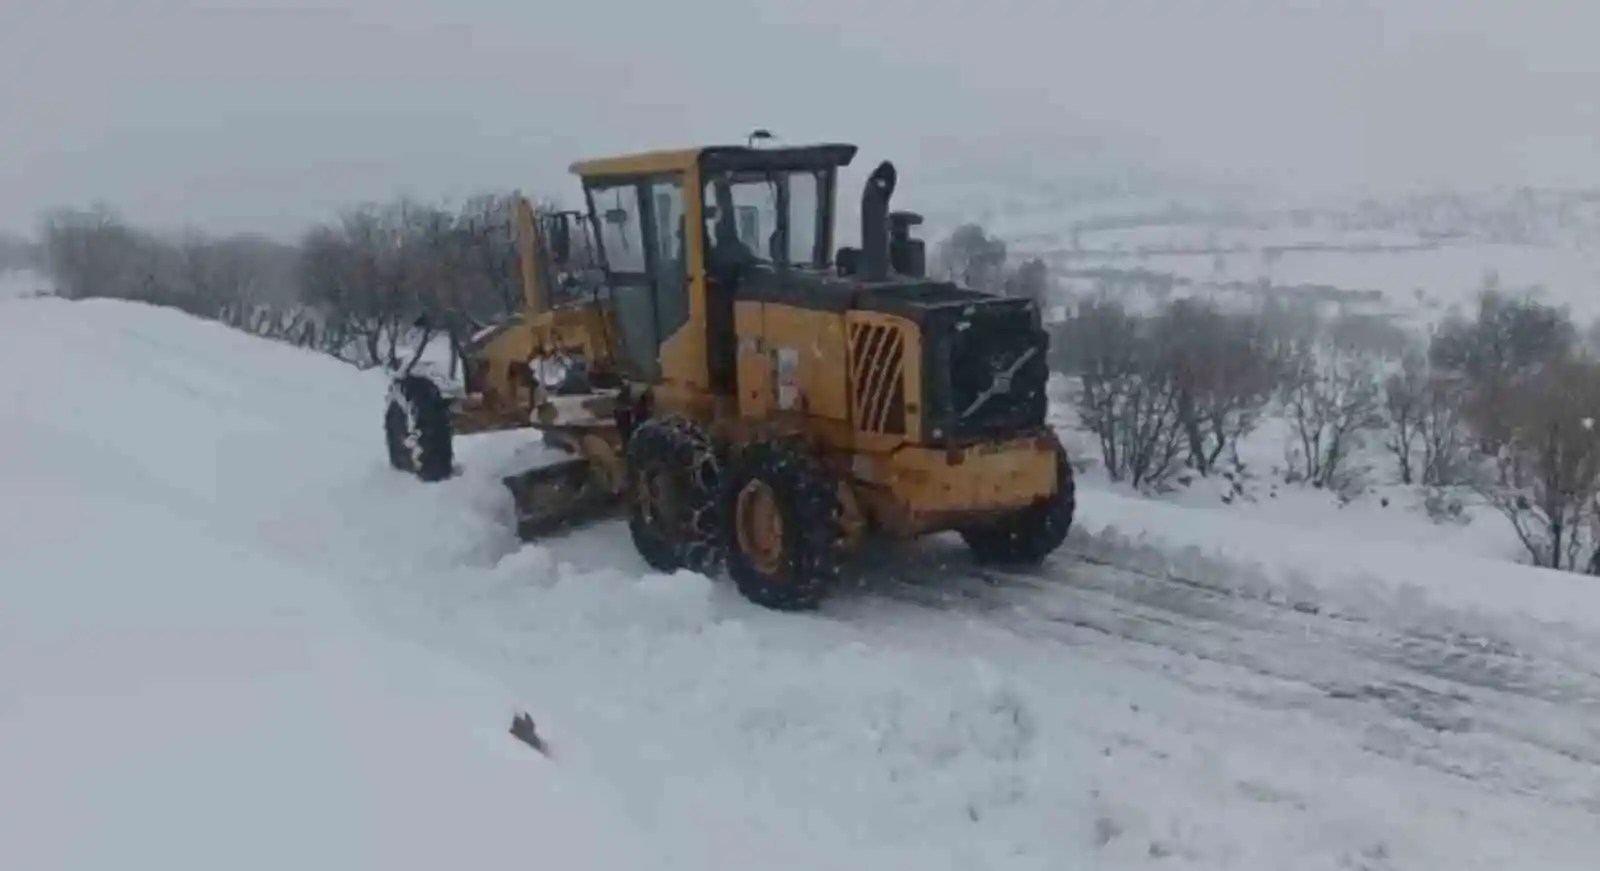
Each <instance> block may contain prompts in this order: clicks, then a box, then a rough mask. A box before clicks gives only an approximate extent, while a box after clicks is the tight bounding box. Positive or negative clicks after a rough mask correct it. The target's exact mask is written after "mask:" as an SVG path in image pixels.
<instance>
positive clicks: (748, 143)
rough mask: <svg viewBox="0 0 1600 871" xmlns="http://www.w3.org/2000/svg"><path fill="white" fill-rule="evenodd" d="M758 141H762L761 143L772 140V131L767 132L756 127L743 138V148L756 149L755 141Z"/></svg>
mask: <svg viewBox="0 0 1600 871" xmlns="http://www.w3.org/2000/svg"><path fill="white" fill-rule="evenodd" d="M758 139H759V140H761V141H763V142H765V141H767V140H770V139H772V131H771V130H768V129H767V128H765V127H757V128H756V129H754V130H752V131H750V135H749V136H747V137H745V140H744V144H745V147H746V148H754V147H756V140H758Z"/></svg>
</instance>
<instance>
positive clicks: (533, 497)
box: [501, 457, 621, 542]
mask: <svg viewBox="0 0 1600 871" xmlns="http://www.w3.org/2000/svg"><path fill="white" fill-rule="evenodd" d="M501 481H502V482H503V483H504V484H505V485H506V488H507V489H509V490H510V491H511V498H512V502H513V504H515V506H516V513H517V537H518V538H520V539H522V540H523V541H529V542H531V541H537V540H539V539H541V538H547V537H549V536H551V535H553V534H557V533H560V532H563V531H566V530H568V529H570V528H572V527H574V526H579V525H582V524H584V523H590V522H593V521H595V520H600V519H603V518H605V517H608V516H610V515H611V514H612V513H614V512H615V510H616V509H617V508H618V507H619V506H620V505H621V499H620V497H618V495H617V494H616V493H615V492H613V490H612V488H611V487H610V485H609V484H608V483H607V482H606V480H605V478H604V477H603V476H601V475H600V474H599V473H597V472H596V470H595V468H594V464H593V463H590V462H589V461H588V460H586V459H583V458H581V457H574V458H572V459H569V460H562V461H561V462H559V463H554V464H552V465H549V466H540V467H539V468H536V469H529V470H528V471H526V472H522V473H520V474H516V475H508V476H506V477H505V478H502V479H501Z"/></svg>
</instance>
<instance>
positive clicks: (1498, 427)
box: [1428, 287, 1577, 455]
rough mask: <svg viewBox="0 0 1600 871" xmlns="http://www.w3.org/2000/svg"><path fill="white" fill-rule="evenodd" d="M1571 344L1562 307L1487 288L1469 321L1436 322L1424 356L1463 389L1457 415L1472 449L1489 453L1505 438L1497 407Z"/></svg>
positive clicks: (1503, 405) (1454, 318) (1574, 333)
mask: <svg viewBox="0 0 1600 871" xmlns="http://www.w3.org/2000/svg"><path fill="white" fill-rule="evenodd" d="M1576 345H1577V330H1576V328H1575V327H1574V325H1573V323H1572V320H1571V318H1570V317H1569V316H1568V315H1567V313H1566V312H1565V311H1564V310H1562V309H1559V308H1555V307H1552V306H1548V305H1545V304H1543V303H1540V302H1537V301H1535V300H1533V299H1531V298H1527V297H1522V298H1514V297H1511V296H1508V295H1506V294H1505V293H1503V292H1501V291H1499V290H1495V289H1493V288H1492V287H1489V288H1486V289H1485V290H1483V291H1482V292H1481V293H1480V294H1479V296H1478V310H1477V314H1476V316H1475V317H1474V318H1473V319H1472V320H1467V319H1464V318H1462V317H1460V316H1454V315H1453V316H1451V317H1449V318H1447V319H1446V320H1445V321H1444V322H1443V323H1441V324H1440V325H1439V327H1438V329H1437V330H1436V331H1435V332H1434V335H1433V338H1432V341H1431V342H1430V344H1429V348H1428V358H1429V362H1430V363H1431V364H1432V365H1433V367H1434V368H1435V369H1436V370H1438V371H1440V372H1443V373H1448V374H1449V375H1452V376H1454V377H1455V378H1456V379H1457V380H1458V382H1459V383H1461V384H1462V385H1464V386H1466V387H1468V388H1469V390H1468V391H1467V392H1466V394H1465V396H1464V399H1465V407H1464V409H1463V413H1464V414H1465V416H1466V419H1467V421H1468V423H1469V424H1470V425H1471V426H1472V429H1473V432H1474V434H1475V435H1476V437H1477V442H1478V444H1477V449H1478V451H1479V452H1480V453H1483V454H1485V455H1493V454H1495V453H1496V452H1497V451H1498V450H1499V448H1500V446H1501V445H1502V444H1504V442H1505V440H1506V439H1507V438H1509V433H1508V432H1507V431H1506V429H1505V425H1504V424H1503V420H1504V417H1505V415H1504V414H1503V411H1504V409H1505V408H1506V407H1507V406H1508V404H1509V403H1511V402H1513V401H1514V400H1515V397H1514V396H1513V394H1514V392H1515V389H1516V384H1517V383H1518V382H1519V381H1520V380H1522V379H1524V378H1526V377H1528V376H1529V375H1531V374H1532V373H1535V372H1537V371H1539V370H1540V369H1542V368H1543V367H1544V366H1545V365H1547V364H1548V363H1550V362H1552V361H1555V360H1559V359H1562V358H1565V357H1567V356H1569V355H1570V354H1571V353H1572V351H1573V350H1574V349H1575V347H1576Z"/></svg>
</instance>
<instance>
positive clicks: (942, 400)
mask: <svg viewBox="0 0 1600 871" xmlns="http://www.w3.org/2000/svg"><path fill="white" fill-rule="evenodd" d="M925 329H926V330H927V336H928V339H927V341H928V355H929V360H928V362H927V364H925V367H924V371H925V372H928V373H929V374H930V375H931V376H932V377H929V378H927V379H926V381H927V382H928V383H927V392H928V401H927V407H928V409H929V411H930V413H929V414H927V415H926V417H925V419H926V420H927V421H928V423H927V425H926V426H927V429H928V432H929V434H930V435H931V437H932V438H931V441H934V442H946V443H948V442H952V441H966V440H974V439H985V438H1002V437H1006V436H1011V435H1015V434H1019V433H1024V432H1028V431H1031V430H1036V429H1038V428H1040V427H1042V426H1044V422H1045V417H1046V414H1047V412H1048V410H1049V397H1048V396H1047V394H1046V392H1045V385H1046V382H1047V381H1048V380H1049V378H1050V367H1049V360H1048V358H1049V341H1050V340H1049V337H1048V335H1047V334H1046V333H1045V332H1044V330H1043V329H1041V328H1040V327H1039V325H1038V322H1037V319H1036V318H1035V316H1034V309H1033V308H1032V307H1031V306H1028V305H1026V304H1022V302H1021V301H1020V300H1004V301H996V302H993V303H986V304H983V305H976V306H960V307H952V308H949V309H945V310H943V311H941V312H940V313H939V316H938V317H933V318H930V319H929V322H928V326H927V327H926V328H925Z"/></svg>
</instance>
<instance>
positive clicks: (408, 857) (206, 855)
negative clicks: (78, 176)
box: [0, 301, 649, 869]
mask: <svg viewBox="0 0 1600 871" xmlns="http://www.w3.org/2000/svg"><path fill="white" fill-rule="evenodd" d="M34 305H35V304H33V303H28V304H26V307H24V306H23V305H22V304H7V305H5V306H4V310H3V312H0V322H3V324H4V327H3V333H4V341H0V358H3V361H4V364H5V366H6V369H7V371H9V372H12V373H14V377H13V378H11V379H9V380H8V381H7V382H6V387H5V390H4V392H5V396H4V398H3V399H0V481H4V482H5V486H4V494H5V495H4V499H3V501H0V554H3V555H4V558H3V565H4V569H3V571H0V601H3V602H4V605H3V607H0V845H3V847H0V851H3V852H4V855H5V857H6V859H5V863H4V864H5V865H6V866H7V867H10V868H19V869H21V868H27V869H46V868H52V869H53V868H64V869H66V868H114V867H161V868H171V869H187V868H194V869H215V868H230V869H243V868H263V869H265V868H272V869H280V868H288V867H297V868H311V867H315V868H385V869H404V868H417V869H438V868H448V867H485V866H498V867H509V866H513V865H517V866H520V865H542V864H554V865H556V866H560V867H581V868H628V869H634V868H643V867H648V866H649V863H648V862H645V861H642V860H641V859H640V857H639V855H638V854H633V853H629V852H628V847H629V844H628V842H627V839H626V836H625V834H626V832H627V829H626V827H621V826H618V825H617V824H616V823H615V822H614V821H613V820H608V819H607V818H606V807H605V805H604V804H603V803H601V802H599V801H598V800H596V799H595V798H594V797H593V796H588V795H586V794H585V793H584V791H583V789H582V788H581V786H580V784H578V783H575V782H572V781H571V780H570V779H569V778H567V777H566V776H564V775H563V773H562V771H561V769H560V768H559V766H556V765H553V764H551V763H550V762H549V761H548V760H546V759H544V758H543V757H541V756H539V755H538V754H536V753H535V752H534V751H533V750H532V749H530V748H528V747H527V746H526V745H523V744H521V743H518V742H517V741H515V740H514V739H512V738H511V737H510V736H509V735H508V734H507V733H506V729H507V727H508V726H509V723H510V719H511V715H512V712H513V710H515V709H516V705H515V704H514V699H513V698H512V697H511V696H510V694H509V693H508V692H507V691H506V690H505V689H504V688H503V687H501V686H499V685H497V684H495V683H494V682H492V681H489V680H486V679H484V678H482V677H479V676H476V675H474V674H473V673H471V672H470V671H468V670H466V669H464V668H462V667H460V666H457V665H455V664H453V663H451V662H448V661H445V660H443V659H441V658H440V657H439V656H438V655H437V654H434V653H431V652H429V651H426V650H422V649H420V648H416V647H413V646H408V645H406V644H404V643H402V642H400V641H398V640H395V639H392V638H387V637H384V636H380V635H377V634H375V633H374V632H372V631H370V630H368V629H367V628H366V627H365V626H364V625H363V623H362V622H361V621H360V620H358V619H357V618H356V617H355V615H354V613H353V612H352V611H351V610H350V608H349V607H348V605H347V603H346V602H345V601H344V600H343V598H342V597H341V596H340V595H339V594H338V592H337V590H338V585H337V584H336V583H334V582H332V581H330V580H329V579H328V578H325V577H318V576H316V575H314V574H311V573H308V572H307V571H305V570H304V569H303V568H299V567H294V566H291V565H287V564H284V563H283V562H281V561H279V560H278V559H276V558H275V557H273V556H272V555H270V554H266V553H263V552H262V551H261V550H259V549H257V548H254V547H252V546H251V544H250V542H248V541H246V540H241V539H240V538H239V537H237V536H234V535H231V534H230V531H229V529H228V527H227V524H226V523H223V522H219V520H218V518H219V516H221V515H226V514H227V513H228V512H229V511H231V510H233V507H232V506H230V505H229V504H228V503H227V502H225V501H223V500H222V499H221V498H220V497H221V496H223V495H225V493H226V491H227V490H228V489H229V486H230V485H231V484H233V483H234V482H232V481H231V480H230V479H231V477H232V476H233V475H234V474H236V471H235V470H233V469H232V467H231V465H230V462H231V461H233V460H236V459H238V458H239V455H238V454H235V453H232V452H231V451H230V449H229V448H230V446H229V445H228V444H227V443H226V442H216V443H214V444H206V443H205V442H204V441H202V439H206V438H209V437H211V436H214V435H215V434H216V433H215V430H214V429H212V426H208V425H207V423H206V422H205V421H203V420H202V421H193V420H185V419H184V418H183V417H181V416H178V415H177V414H176V413H177V412H179V411H182V410H184V408H183V405H184V404H183V403H171V402H169V403H162V404H156V403H155V402H153V401H150V400H151V399H152V397H153V395H155V394H159V393H160V392H162V391H164V390H168V389H170V388H171V387H172V385H171V384H168V383H163V382H161V381H159V380H153V379H150V375H151V373H150V372H149V371H148V370H147V369H145V367H163V368H164V367H166V366H168V365H170V366H171V367H172V369H171V370H170V371H172V372H176V371H177V369H178V367H179V366H180V365H181V361H178V360H174V361H171V362H170V363H167V362H163V359H162V358H161V357H158V356H154V355H152V356H149V357H144V358H141V357H138V356H135V355H132V354H128V353H127V351H128V348H127V347H121V348H115V347H109V346H106V345H105V344H104V343H105V340H106V339H107V338H112V337H115V335H114V334H113V335H112V336H108V335H106V334H104V333H102V334H99V335H94V334H92V333H93V325H94V323H95V321H96V320H97V319H98V317H99V316H100V315H104V314H108V313H109V312H110V311H113V309H110V308H107V307H95V306H81V307H77V308H75V309H74V310H73V315H75V316H74V317H70V318H60V317H59V316H60V315H62V314H63V313H64V307H65V306H66V305H67V304H66V303H60V302H56V301H51V302H50V303H48V304H47V305H42V306H41V307H34ZM114 310H115V311H118V312H119V313H120V314H121V315H122V316H125V317H126V319H127V321H128V323H129V324H130V325H137V324H138V323H139V322H140V320H141V319H142V318H150V317H154V318H155V320H158V321H162V322H164V326H165V327H166V328H167V329H168V330H170V329H171V328H172V326H174V324H173V323H172V321H173V320H174V318H173V316H171V315H167V314H165V313H159V314H155V313H151V312H148V311H144V310H140V309H137V308H134V307H120V306H119V307H117V308H116V309H114ZM79 330H83V331H85V333H84V334H76V335H75V333H77V332H78V331H79ZM137 334H138V331H137V330H136V329H132V330H129V331H128V332H127V334H126V335H124V336H122V337H121V338H124V339H133V338H135V337H136V336H137ZM135 344H137V343H135ZM80 353H81V354H83V355H84V358H82V359H80V358H77V357H75V356H74V355H76V354H80ZM101 354H106V355H108V357H100V358H99V359H98V360H97V359H96V358H97V357H99V355H101ZM112 360H115V361H117V362H119V363H122V364H125V365H96V363H101V364H105V363H109V362H111V361H112ZM219 362H222V361H220V360H219ZM40 363H45V364H46V365H44V366H43V367H41V366H40V365H39V364H40ZM17 374H20V375H21V376H22V377H16V375H17ZM29 376H37V377H29ZM214 376H215V370H214V369H213V368H212V367H202V368H201V369H200V370H198V371H194V372H192V373H189V374H188V375H187V376H186V377H192V378H194V379H195V381H194V382H193V383H191V384H190V386H191V387H194V388H196V391H197V392H196V393H193V394H190V397H189V399H190V403H189V405H190V406H191V408H190V409H189V410H191V411H192V410H193V408H192V406H193V405H195V404H196V403H195V402H194V400H195V399H197V398H202V397H203V398H211V397H207V396H206V395H205V394H204V393H203V392H199V388H201V387H202V386H203V384H202V382H206V381H207V380H208V379H212V378H214ZM224 381H225V379H217V380H214V381H212V382H211V386H213V387H220V386H221V385H222V384H223V382H224ZM53 391H59V392H57V393H55V395H53V396H52V395H48V394H51V393H52V392H53ZM174 392H176V393H177V394H178V395H179V396H182V395H183V394H182V393H181V392H177V391H174ZM217 417H218V418H221V419H223V420H226V419H227V411H226V409H225V408H218V409H217ZM80 423H81V424H83V425H82V426H77V425H75V424H80ZM285 423H286V425H287V424H288V422H285ZM214 424H215V422H213V424H212V425H213V426H214ZM279 471H281V470H279Z"/></svg>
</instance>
